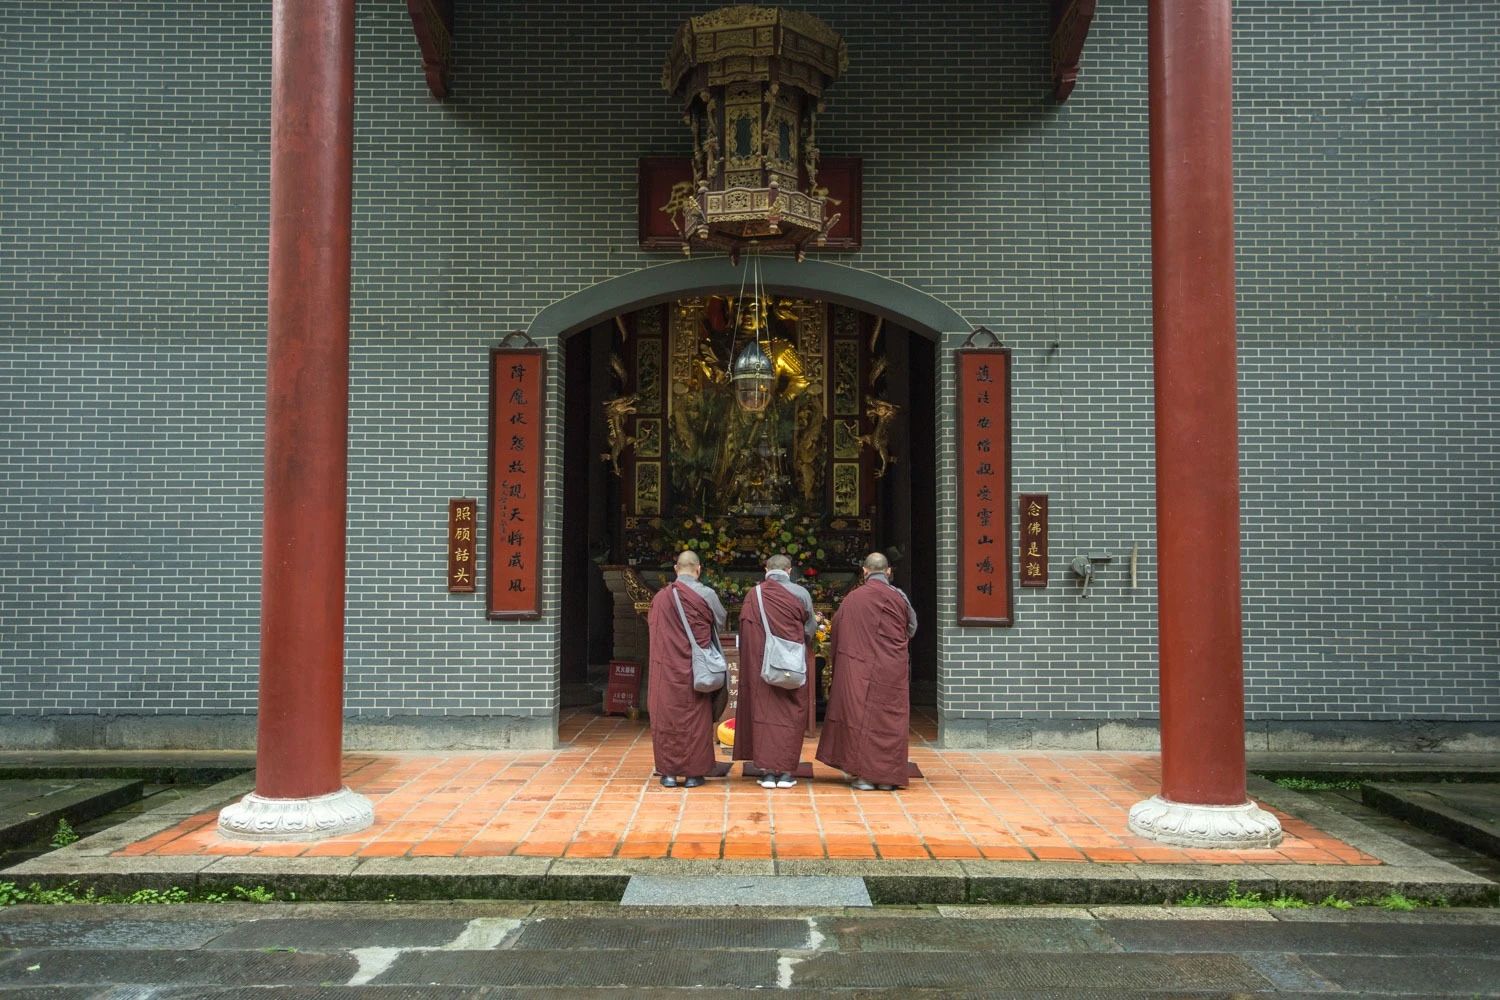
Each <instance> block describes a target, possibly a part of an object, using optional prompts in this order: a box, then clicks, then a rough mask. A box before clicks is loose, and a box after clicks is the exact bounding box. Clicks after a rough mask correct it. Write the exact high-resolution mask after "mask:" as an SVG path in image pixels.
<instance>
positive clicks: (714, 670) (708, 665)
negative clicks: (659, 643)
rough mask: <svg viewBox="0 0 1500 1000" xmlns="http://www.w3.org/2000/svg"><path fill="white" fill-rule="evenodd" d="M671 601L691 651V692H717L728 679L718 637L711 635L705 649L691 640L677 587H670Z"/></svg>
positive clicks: (695, 640) (689, 629)
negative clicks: (674, 603) (711, 640)
mask: <svg viewBox="0 0 1500 1000" xmlns="http://www.w3.org/2000/svg"><path fill="white" fill-rule="evenodd" d="M672 600H673V601H675V602H676V603H677V618H678V620H680V621H681V622H682V630H683V631H684V632H686V633H687V638H688V647H689V648H690V649H692V651H693V690H694V691H698V692H700V693H702V694H707V693H708V692H710V691H717V690H719V688H721V687H723V686H724V682H725V681H726V680H728V679H729V664H727V663H725V662H724V652H723V650H721V649H719V637H718V635H716V634H713V632H712V630H710V634H711V635H713V642H712V645H710V646H709V647H708V648H707V649H704V648H703V647H702V646H700V645H698V640H697V639H694V638H693V629H692V627H691V626H690V625H688V620H687V615H686V614H684V613H683V611H682V598H681V597H679V596H678V594H677V585H676V584H673V585H672Z"/></svg>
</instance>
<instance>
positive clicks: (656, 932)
mask: <svg viewBox="0 0 1500 1000" xmlns="http://www.w3.org/2000/svg"><path fill="white" fill-rule="evenodd" d="M811 937H812V935H811V925H810V924H809V922H808V921H807V920H777V919H765V918H761V917H754V918H748V917H728V918H717V919H703V918H695V917H688V918H677V919H660V918H651V917H639V916H635V915H631V916H618V917H612V918H611V917H582V918H573V919H566V918H565V919H560V920H558V919H552V920H546V919H544V920H536V921H532V922H529V923H528V924H527V925H526V928H525V930H523V931H522V932H521V934H520V936H519V937H517V938H516V939H515V942H514V943H513V944H512V945H511V947H512V948H513V949H514V950H516V951H556V950H560V949H565V948H579V949H583V948H591V949H597V950H600V951H616V950H625V951H633V950H646V951H660V950H668V949H700V950H701V949H721V950H722V949H734V950H741V949H756V948H772V949H784V948H789V949H801V948H806V947H808V946H809V945H810V943H811Z"/></svg>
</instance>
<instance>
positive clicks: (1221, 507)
mask: <svg viewBox="0 0 1500 1000" xmlns="http://www.w3.org/2000/svg"><path fill="white" fill-rule="evenodd" d="M1149 18H1150V20H1149V45H1150V99H1151V105H1150V108H1151V287H1152V304H1153V319H1154V331H1155V333H1154V341H1153V357H1154V365H1155V380H1156V510H1157V537H1158V542H1157V545H1158V549H1157V551H1158V571H1159V574H1160V583H1159V592H1160V593H1159V600H1160V604H1159V611H1158V615H1159V618H1158V624H1159V633H1160V638H1159V642H1160V656H1161V668H1160V669H1161V727H1162V733H1161V741H1162V792H1161V797H1162V798H1164V799H1168V800H1170V801H1174V802H1189V803H1198V804H1204V805H1236V804H1239V803H1243V802H1245V801H1246V795H1245V705H1244V702H1245V697H1244V681H1243V677H1242V673H1241V671H1242V648H1241V633H1240V527H1239V524H1240V522H1239V514H1240V509H1239V453H1238V441H1237V436H1238V425H1237V417H1236V409H1235V406H1236V387H1235V330H1234V191H1233V173H1232V168H1231V162H1230V142H1231V130H1230V34H1229V21H1230V14H1229V0H1151V4H1150V15H1149Z"/></svg>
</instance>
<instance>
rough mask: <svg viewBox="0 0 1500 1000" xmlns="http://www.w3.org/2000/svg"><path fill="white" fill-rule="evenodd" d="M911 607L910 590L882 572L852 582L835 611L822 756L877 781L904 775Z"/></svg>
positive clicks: (893, 781)
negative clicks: (879, 575) (877, 577)
mask: <svg viewBox="0 0 1500 1000" xmlns="http://www.w3.org/2000/svg"><path fill="white" fill-rule="evenodd" d="M908 609H909V605H908V603H907V600H906V597H905V595H904V594H902V593H901V591H899V590H897V589H896V588H895V587H892V586H890V585H889V584H888V583H886V582H885V581H884V577H882V578H881V579H880V581H878V582H866V583H865V584H864V586H861V587H857V588H855V589H854V591H853V592H852V593H850V594H849V596H848V597H846V598H844V601H843V603H842V604H840V605H839V610H838V613H837V614H835V615H834V617H833V634H832V636H831V637H830V639H829V655H830V657H831V658H832V660H833V691H832V692H831V693H830V695H829V698H828V712H827V714H826V716H825V717H824V720H823V734H822V736H821V737H820V738H819V739H818V760H820V761H822V762H823V763H825V764H827V765H828V766H829V767H836V768H839V769H840V770H842V771H847V772H848V773H850V774H852V775H855V776H857V777H860V778H863V779H865V780H866V781H868V782H871V783H872V784H876V785H897V786H900V787H905V785H906V782H907V770H906V759H907V732H908V729H909V728H910V723H911V667H910V664H909V662H908V660H907V655H906V644H907V639H908V636H907V623H908V621H909V618H908V613H909V612H908Z"/></svg>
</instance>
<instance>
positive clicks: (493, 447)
mask: <svg viewBox="0 0 1500 1000" xmlns="http://www.w3.org/2000/svg"><path fill="white" fill-rule="evenodd" d="M518 336H519V337H521V338H523V339H524V340H525V342H526V343H527V344H530V343H531V338H529V337H526V335H525V334H514V333H513V334H510V335H508V336H507V337H506V338H505V340H503V341H501V346H499V347H497V348H495V349H494V350H492V351H491V352H490V523H489V539H490V546H489V557H490V561H489V573H488V582H489V607H488V613H489V617H491V618H539V617H541V614H542V412H543V411H542V388H543V383H544V381H545V378H546V371H547V355H546V352H545V351H543V350H542V349H541V348H539V347H509V346H507V345H508V344H509V343H510V341H511V339H512V338H513V337H518Z"/></svg>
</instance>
